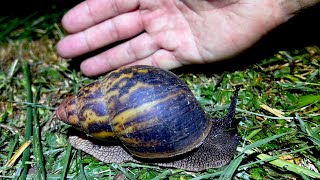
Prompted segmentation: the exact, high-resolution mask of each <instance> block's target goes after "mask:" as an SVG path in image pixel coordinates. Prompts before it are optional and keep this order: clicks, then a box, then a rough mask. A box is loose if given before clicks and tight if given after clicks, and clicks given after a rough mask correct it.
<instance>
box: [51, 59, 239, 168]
mask: <svg viewBox="0 0 320 180" xmlns="http://www.w3.org/2000/svg"><path fill="white" fill-rule="evenodd" d="M238 90H239V89H237V91H236V92H235V95H234V97H233V100H232V104H231V106H230V108H229V113H228V115H227V116H226V117H225V118H223V119H220V118H219V119H209V118H208V117H207V115H206V114H205V112H204V111H203V109H202V108H201V106H200V105H199V103H198V102H197V101H196V99H195V97H194V96H193V94H192V92H191V91H190V89H189V88H188V87H187V85H186V84H185V83H184V82H183V81H182V80H180V79H179V78H178V77H177V76H176V75H175V74H173V73H171V72H169V71H166V70H163V69H160V68H155V67H152V66H140V65H139V66H131V67H124V68H120V69H118V70H115V71H113V72H111V73H109V74H108V75H106V77H105V78H104V79H102V80H100V81H96V82H94V83H91V84H89V85H87V86H84V87H83V88H82V89H81V90H80V91H79V92H78V93H77V94H76V95H74V96H70V97H68V98H67V99H66V100H65V101H64V102H62V103H61V105H60V106H59V107H58V108H57V110H56V116H57V118H58V119H60V120H62V121H64V122H66V123H68V124H70V125H72V126H73V127H75V128H77V129H79V130H81V131H84V132H85V133H86V134H89V135H90V136H91V137H93V138H95V139H98V140H104V141H100V142H98V143H97V144H96V143H95V142H94V141H88V140H87V139H83V138H79V137H72V138H71V144H72V145H73V146H74V147H76V148H78V149H82V150H84V151H85V152H87V153H89V154H92V155H93V156H95V157H97V158H98V159H100V160H102V161H105V162H125V161H138V162H141V161H142V162H147V163H148V162H149V161H148V160H146V161H145V160H143V159H158V160H152V162H153V163H157V164H158V165H162V166H170V167H177V168H184V169H187V170H193V171H194V170H203V169H207V168H212V167H219V166H222V165H224V164H226V163H228V162H229V161H230V160H231V159H232V157H233V155H234V153H235V149H236V146H237V144H238V138H237V135H236V132H235V131H234V130H228V129H229V128H235V126H236V125H237V121H235V119H234V114H235V106H236V98H237V92H238ZM226 130H227V131H226ZM110 139H116V140H119V141H121V143H122V145H120V146H124V147H125V149H126V150H124V151H123V150H120V149H122V148H121V147H119V146H114V147H113V146H110V145H109V144H110V143H109V140H110ZM108 143H109V144H108ZM127 151H129V153H128V152H127ZM131 156H132V157H131ZM173 156H174V157H173ZM168 157H173V159H172V160H164V158H168ZM163 162H165V163H163ZM190 163H191V164H190Z"/></svg>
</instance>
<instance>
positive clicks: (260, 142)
mask: <svg viewBox="0 0 320 180" xmlns="http://www.w3.org/2000/svg"><path fill="white" fill-rule="evenodd" d="M290 133H292V132H287V133H282V134H277V135H274V136H271V137H267V138H265V139H261V140H259V141H256V142H254V143H252V144H249V145H247V146H245V147H244V148H243V152H245V151H248V150H251V149H253V148H256V147H259V146H261V145H262V144H266V143H268V142H270V141H273V140H275V139H278V138H280V137H282V136H285V135H288V134H290Z"/></svg>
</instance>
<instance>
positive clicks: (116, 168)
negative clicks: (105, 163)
mask: <svg viewBox="0 0 320 180" xmlns="http://www.w3.org/2000/svg"><path fill="white" fill-rule="evenodd" d="M111 167H112V169H115V170H119V171H120V172H121V173H122V174H123V175H124V176H125V177H126V178H128V179H131V180H134V179H135V178H134V177H133V176H132V175H130V174H129V173H128V172H127V171H126V170H125V169H124V168H123V167H121V166H119V165H118V164H117V163H112V164H111Z"/></svg>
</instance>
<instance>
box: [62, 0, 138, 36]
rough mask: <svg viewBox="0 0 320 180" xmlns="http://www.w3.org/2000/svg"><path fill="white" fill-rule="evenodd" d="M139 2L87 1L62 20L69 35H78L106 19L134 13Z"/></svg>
mask: <svg viewBox="0 0 320 180" xmlns="http://www.w3.org/2000/svg"><path fill="white" fill-rule="evenodd" d="M138 6H139V1H138V0H130V1H127V0H87V1H83V2H82V3H80V4H78V5H77V6H75V7H74V8H72V9H70V10H69V11H68V12H67V13H66V14H65V15H64V16H63V18H62V25H63V27H64V28H65V30H66V31H67V32H69V33H76V32H79V31H82V30H84V29H87V28H89V27H91V26H93V25H95V24H98V23H100V22H102V21H104V20H106V19H109V18H112V17H115V16H117V15H120V14H123V13H126V12H130V11H133V10H135V9H137V8H138Z"/></svg>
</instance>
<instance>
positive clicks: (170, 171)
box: [152, 169, 184, 180]
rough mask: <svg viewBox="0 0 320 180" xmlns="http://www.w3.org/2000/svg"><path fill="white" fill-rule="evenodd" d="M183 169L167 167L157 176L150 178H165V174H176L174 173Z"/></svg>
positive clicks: (155, 179) (153, 179)
mask: <svg viewBox="0 0 320 180" xmlns="http://www.w3.org/2000/svg"><path fill="white" fill-rule="evenodd" d="M183 171H184V170H182V169H176V170H171V169H168V170H165V171H163V172H162V173H161V174H159V175H158V176H156V177H154V178H152V180H161V179H166V177H167V176H169V175H173V174H176V173H179V172H183Z"/></svg>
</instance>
